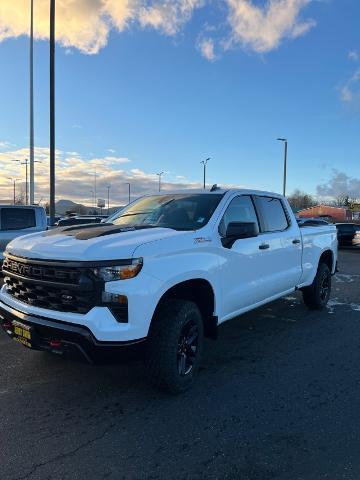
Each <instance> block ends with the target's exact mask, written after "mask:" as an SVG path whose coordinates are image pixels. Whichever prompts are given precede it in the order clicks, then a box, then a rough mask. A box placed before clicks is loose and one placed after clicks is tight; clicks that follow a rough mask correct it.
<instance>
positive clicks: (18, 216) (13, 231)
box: [0, 205, 47, 266]
mask: <svg viewBox="0 0 360 480" xmlns="http://www.w3.org/2000/svg"><path fill="white" fill-rule="evenodd" d="M46 229H47V220H46V213H45V210H44V209H43V207H38V206H33V205H31V206H25V205H0V266H1V264H2V261H3V252H4V250H5V248H6V245H7V244H8V243H9V242H10V241H11V240H13V239H14V238H16V237H20V236H21V235H26V234H28V233H36V232H41V231H43V230H46Z"/></svg>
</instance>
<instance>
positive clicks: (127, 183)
mask: <svg viewBox="0 0 360 480" xmlns="http://www.w3.org/2000/svg"><path fill="white" fill-rule="evenodd" d="M125 185H127V186H128V200H129V201H128V204H129V203H130V188H131V187H130V183H129V182H125Z"/></svg>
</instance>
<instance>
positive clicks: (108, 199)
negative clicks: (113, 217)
mask: <svg viewBox="0 0 360 480" xmlns="http://www.w3.org/2000/svg"><path fill="white" fill-rule="evenodd" d="M106 188H107V191H108V192H107V201H108V202H107V203H108V216H109V211H110V188H111V185H108V186H107V187H106Z"/></svg>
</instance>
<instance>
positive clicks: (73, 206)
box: [55, 199, 122, 215]
mask: <svg viewBox="0 0 360 480" xmlns="http://www.w3.org/2000/svg"><path fill="white" fill-rule="evenodd" d="M120 208H122V207H121V206H118V207H111V208H110V211H109V213H110V215H112V214H113V213H114V212H116V211H117V210H119V209H120ZM94 210H96V213H97V214H100V208H96V209H94V207H88V206H86V205H83V204H82V203H75V202H73V201H71V200H66V199H61V200H58V201H57V202H56V203H55V211H56V213H57V214H59V215H65V213H66V212H75V213H77V214H79V215H93V214H94V213H95V212H94ZM102 211H103V214H105V215H106V214H107V208H103V209H102Z"/></svg>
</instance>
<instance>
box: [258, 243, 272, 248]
mask: <svg viewBox="0 0 360 480" xmlns="http://www.w3.org/2000/svg"><path fill="white" fill-rule="evenodd" d="M269 248H270V245H269V244H268V243H262V244H261V245H259V249H260V250H268V249H269Z"/></svg>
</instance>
